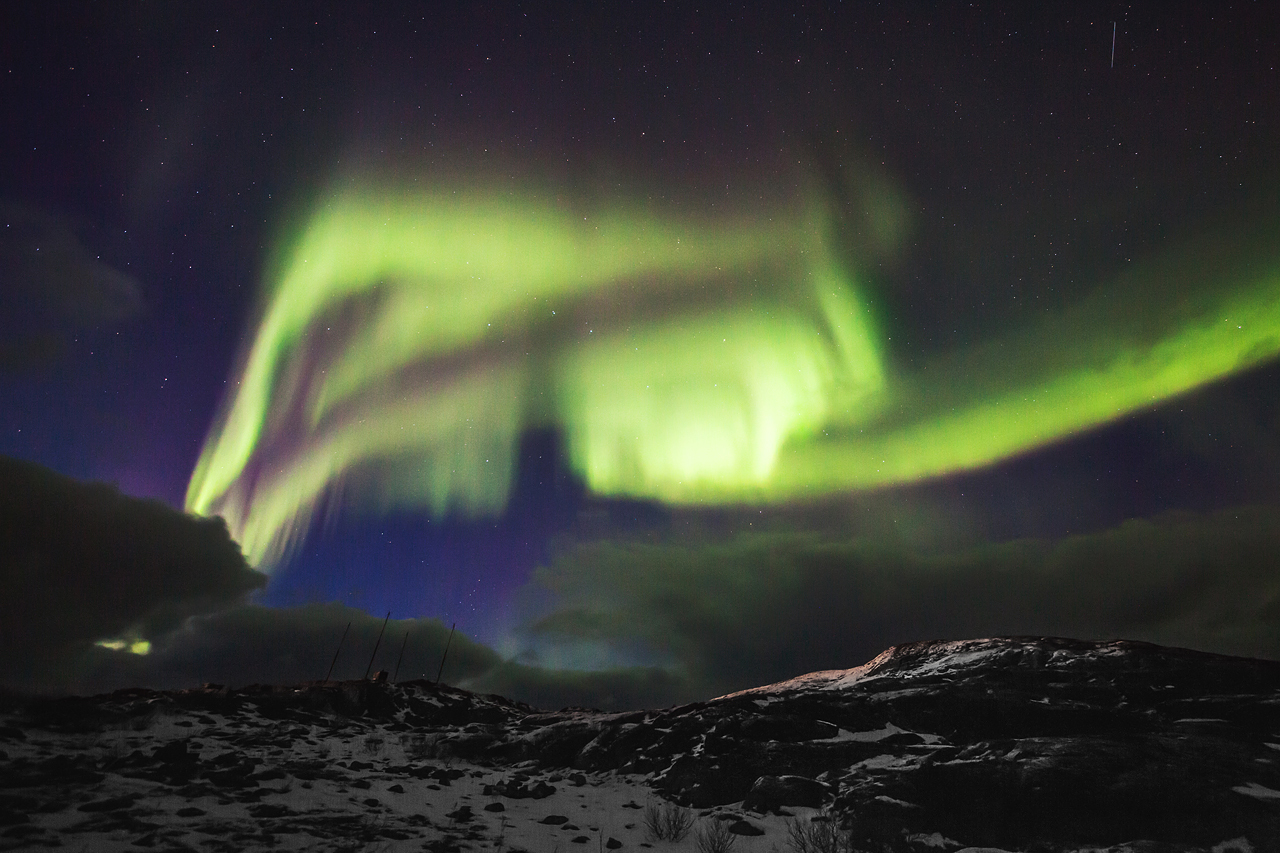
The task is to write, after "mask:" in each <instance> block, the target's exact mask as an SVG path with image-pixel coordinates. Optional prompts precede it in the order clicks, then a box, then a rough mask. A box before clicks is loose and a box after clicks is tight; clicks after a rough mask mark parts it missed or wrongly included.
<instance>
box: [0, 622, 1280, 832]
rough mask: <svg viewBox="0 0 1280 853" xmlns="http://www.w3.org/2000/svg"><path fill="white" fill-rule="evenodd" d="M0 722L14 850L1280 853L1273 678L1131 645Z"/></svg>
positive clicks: (352, 687)
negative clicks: (752, 679)
mask: <svg viewBox="0 0 1280 853" xmlns="http://www.w3.org/2000/svg"><path fill="white" fill-rule="evenodd" d="M0 704H2V707H0V712H2V716H0V849H5V850H16V849H23V850H26V849H38V848H42V847H48V846H61V847H65V848H68V849H72V850H80V849H83V850H94V851H98V850H133V849H139V848H152V849H164V850H229V851H230V850H235V851H241V850H255V849H298V850H366V849H369V850H378V849H386V850H424V849H425V850H437V851H446V850H461V849H473V850H495V851H518V850H522V851H529V853H544V851H545V853H555V851H557V850H563V851H571V850H574V849H578V848H579V847H581V848H583V849H588V850H598V851H603V850H624V851H626V850H634V851H640V850H644V849H651V850H654V851H657V853H661V851H677V850H680V851H685V850H687V851H698V853H727V848H726V845H732V849H733V850H735V851H739V853H751V851H758V853H774V852H775V851H777V853H851V851H856V850H868V851H871V850H875V851H879V850H915V851H930V850H933V851H956V850H959V849H962V848H965V847H966V845H980V846H982V847H985V848H987V849H997V850H1010V851H1014V850H1025V851H1060V850H1061V851H1065V850H1108V849H1109V850H1112V851H1116V853H1119V851H1134V853H1137V851H1163V850H1215V851H1219V853H1227V851H1231V850H1236V851H1265V850H1277V849H1280V663H1278V662H1272V661H1258V660H1249V659H1243V658H1231V657H1223V656H1218V655H1209V654H1203V653H1198V652H1191V651H1187V650H1181V649H1168V648H1162V647H1159V646H1152V645H1147V644H1142V643H1132V642H1112V643H1093V642H1083V641H1076V640H1063V639H1053V638H1000V639H988V640H969V641H955V642H936V643H915V644H910V645H905V646H898V647H894V648H892V649H889V650H888V651H886V652H884V653H883V654H881V655H879V656H878V657H877V658H875V659H874V660H873V661H871V662H869V663H867V664H864V665H863V666H860V667H856V668H854V669H850V670H840V671H828V672H820V673H812V674H810V675H806V676H801V677H799V678H795V679H791V680H789V681H784V682H781V683H778V684H774V685H769V686H766V687H758V688H754V689H751V690H746V691H742V692H740V693H735V694H732V695H729V696H724V697H720V698H718V699H715V700H712V701H709V702H701V703H694V704H690V705H683V706H678V707H674V708H669V709H664V710H652V711H637V712H629V713H614V714H605V713H599V712H594V711H587V710H581V709H566V710H562V711H557V712H544V711H539V710H536V709H533V708H530V707H528V706H526V705H522V704H519V703H515V702H510V701H508V700H506V699H503V698H501V697H497V696H481V695H477V694H473V693H468V692H466V691H463V690H458V689H455V688H451V687H447V686H443V685H442V686H436V685H433V684H430V683H427V682H406V683H403V684H396V685H386V684H376V683H371V682H343V683H338V684H306V685H297V686H288V687H280V686H252V687H246V688H243V689H234V690H228V689H225V688H221V687H216V686H207V687H205V688H201V689H195V690H186V691H168V692H155V691H149V690H128V691H119V692H117V693H113V694H110V695H106V696H97V697H90V698H81V697H72V698H61V699H29V698H24V697H17V696H8V697H5V698H4V700H3V702H2V703H0ZM682 820H683V822H688V823H689V824H690V825H689V826H688V827H687V832H686V833H685V834H683V835H682V836H681V837H680V838H678V839H672V838H661V837H658V836H660V835H670V834H678V833H673V832H669V831H667V830H664V829H663V828H662V824H669V823H672V822H674V823H677V824H679V823H681V822H682ZM655 824H657V825H658V826H657V832H655V831H654V830H655V826H654V825H655Z"/></svg>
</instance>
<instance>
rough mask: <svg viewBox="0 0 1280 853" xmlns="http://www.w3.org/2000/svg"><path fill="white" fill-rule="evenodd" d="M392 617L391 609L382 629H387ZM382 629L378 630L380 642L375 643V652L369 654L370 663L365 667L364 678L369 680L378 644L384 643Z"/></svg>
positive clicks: (383, 621)
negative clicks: (388, 621)
mask: <svg viewBox="0 0 1280 853" xmlns="http://www.w3.org/2000/svg"><path fill="white" fill-rule="evenodd" d="M390 618H391V611H390V610H388V611H387V618H386V619H383V620H382V631H385V630H387V620H388V619H390ZM382 631H379V632H378V642H376V643H374V644H373V654H371V655H369V665H368V666H366V667H365V668H364V680H365V681H368V680H369V670H371V669H373V659H374V658H375V657H377V656H378V646H380V645H382Z"/></svg>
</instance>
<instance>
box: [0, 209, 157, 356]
mask: <svg viewBox="0 0 1280 853" xmlns="http://www.w3.org/2000/svg"><path fill="white" fill-rule="evenodd" d="M144 305H145V303H144V302H143V298H142V288H141V286H140V285H139V284H138V282H137V280H136V279H134V278H133V277H132V276H130V275H128V274H126V273H124V272H121V271H120V270H118V269H115V268H114V267H112V266H110V265H109V264H106V263H103V262H102V261H101V260H99V258H98V257H97V256H96V255H95V254H94V253H93V252H92V251H91V250H90V249H89V248H88V247H87V246H86V245H85V244H84V243H83V242H82V241H81V240H80V238H79V237H77V236H76V234H75V232H74V230H73V229H72V227H71V226H70V224H68V222H66V221H65V220H63V219H61V218H59V217H56V216H51V215H49V214H45V213H39V212H37V211H34V210H31V209H29V208H26V207H23V206H20V205H14V204H0V318H2V319H0V372H8V373H17V372H24V371H27V370H31V369H33V368H38V367H40V366H42V365H45V364H49V363H51V362H53V361H54V360H56V359H57V357H58V355H59V354H60V353H61V352H62V350H63V348H64V339H65V338H66V337H67V334H68V332H69V331H70V330H72V329H88V328H92V327H95V326H100V325H107V324H111V323H118V322H120V321H122V320H126V319H128V318H129V317H132V316H134V315H136V314H138V313H139V312H141V311H142V310H143V307H144Z"/></svg>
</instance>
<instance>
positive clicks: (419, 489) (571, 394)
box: [187, 187, 1280, 568]
mask: <svg viewBox="0 0 1280 853" xmlns="http://www.w3.org/2000/svg"><path fill="white" fill-rule="evenodd" d="M397 196H398V192H397V189H396V188H395V187H378V188H368V189H363V190H361V191H360V192H358V193H349V194H340V195H338V196H336V197H335V198H332V199H327V200H326V201H325V202H324V203H323V204H322V205H321V207H320V210H319V211H318V212H317V213H316V214H315V215H314V216H313V217H312V218H311V219H310V220H309V221H307V222H306V224H305V225H304V226H303V228H302V233H301V235H300V236H299V237H298V238H297V241H296V245H295V246H294V247H291V248H290V249H288V250H287V251H286V252H285V260H284V262H283V264H282V270H281V272H280V276H279V280H278V281H276V282H273V283H272V284H271V285H270V286H269V287H268V291H267V300H266V308H265V310H264V316H263V319H262V321H261V324H260V326H259V328H258V331H257V332H256V334H255V336H254V338H253V341H252V344H251V345H250V349H249V355H248V357H247V359H246V362H245V366H244V369H243V372H242V373H241V375H240V376H239V377H238V379H237V381H236V387H237V388H238V391H237V393H236V394H235V395H234V396H233V397H232V399H231V404H230V407H229V409H228V411H227V414H226V415H225V418H224V420H223V423H222V425H221V426H220V428H219V429H217V430H215V431H214V433H213V434H212V436H211V438H210V442H209V444H208V445H207V446H206V448H205V450H204V452H203V454H202V456H201V459H200V462H199V464H198V465H197V468H196V472H195V475H194V476H193V478H192V481H191V486H190V488H189V491H188V495H187V508H188V509H189V510H191V511H192V512H195V513H198V514H201V515H209V514H214V513H216V514H219V515H222V516H223V517H225V518H226V519H227V520H228V522H229V523H230V525H231V529H232V532H233V534H234V535H235V537H236V539H237V540H238V541H239V542H240V543H241V544H242V546H243V547H244V548H245V550H246V553H247V555H248V556H249V557H250V559H251V560H252V561H253V563H254V564H255V565H259V566H262V567H264V568H270V567H271V566H272V565H274V564H275V563H277V562H278V561H279V560H280V559H281V558H282V556H284V554H285V553H286V549H287V546H288V545H290V544H291V543H293V542H295V541H296V539H297V538H298V537H299V536H300V535H301V534H302V533H304V532H305V531H306V530H307V529H308V527H309V526H310V523H311V514H312V512H313V511H314V509H315V507H316V506H317V504H318V503H320V502H321V500H322V498H323V496H324V494H325V492H326V491H329V490H335V489H338V488H340V487H341V485H342V484H343V482H344V481H345V480H352V481H354V485H355V488H356V489H357V490H361V491H363V492H364V496H363V498H362V499H363V500H366V501H369V502H370V503H371V504H373V505H374V506H379V505H380V506H381V507H382V508H384V509H385V508H388V507H393V506H398V507H409V508H414V509H422V510H425V511H428V512H431V513H434V514H435V515H437V516H443V515H445V514H446V513H448V512H449V511H451V510H459V511H462V512H466V513H471V514H495V515H496V514H499V513H501V512H502V510H503V509H504V508H505V504H506V500H507V496H508V492H509V490H510V488H511V481H512V477H513V469H514V467H515V465H516V460H515V456H516V450H517V443H518V440H519V435H520V434H521V432H522V431H524V430H525V429H528V428H530V427H534V426H546V425H548V424H549V425H551V426H554V427H557V428H559V429H560V430H562V431H563V434H564V435H565V437H566V442H567V445H568V457H569V459H570V461H571V463H572V464H573V466H574V469H575V471H576V473H577V474H578V475H579V476H580V477H581V478H582V479H583V481H584V482H585V484H586V485H587V487H588V488H589V489H590V490H592V491H594V492H596V493H597V494H602V495H621V496H627V497H635V498H652V499H656V500H660V501H663V502H667V503H675V504H680V503H707V502H710V503H747V504H751V503H764V504H771V503H776V502H780V501H786V500H789V499H794V498H797V497H810V498H812V497H815V496H821V495H826V494H829V493H839V492H843V491H850V490H860V489H869V488H875V487H883V486H891V485H898V484H902V483H907V482H913V481H917V480H921V479H925V478H929V477H940V476H945V475H947V474H951V473H955V472H957V471H963V470H968V469H972V468H976V467H979V466H982V465H989V464H992V463H995V462H998V461H1000V460H1001V459H1003V458H1006V457H1008V456H1010V455H1013V454H1016V453H1020V452H1025V451H1027V450H1029V449H1032V448H1035V447H1038V446H1041V445H1043V444H1046V443H1048V442H1052V441H1055V440H1059V439H1061V438H1063V437H1065V436H1067V435H1070V434H1072V433H1075V432H1078V431H1081V430H1085V429H1090V428H1093V427H1096V426H1098V425H1100V424H1104V423H1106V422H1108V421H1111V420H1115V419H1117V418H1120V417H1123V416H1124V415H1126V414H1128V413H1130V412H1132V411H1133V410H1134V409H1136V408H1138V407H1141V406H1147V405H1150V404H1152V403H1159V402H1161V401H1163V400H1166V399H1168V398H1170V397H1173V396H1175V395H1178V394H1183V393H1186V392H1188V391H1190V390H1192V389H1194V388H1196V387H1197V386H1199V385H1202V384H1204V383H1206V382H1210V381H1213V380H1216V379H1221V378H1223V377H1225V376H1229V375H1231V374H1232V373H1234V372H1236V371H1239V370H1245V369H1248V368H1250V367H1252V366H1255V365H1256V364H1258V363H1261V362H1263V361H1266V360H1267V359H1269V358H1271V357H1273V356H1275V355H1276V354H1277V352H1280V258H1277V257H1276V256H1275V253H1274V252H1272V253H1270V254H1269V253H1268V252H1267V251H1266V247H1267V246H1268V245H1270V244H1274V243H1276V242H1277V241H1276V240H1275V238H1276V237H1280V231H1277V230H1276V229H1273V228H1270V227H1264V230H1263V235H1262V240H1263V241H1264V242H1263V243H1262V248H1263V251H1262V252H1261V253H1260V254H1259V256H1258V257H1256V258H1255V259H1254V260H1253V262H1252V263H1250V264H1249V265H1247V266H1245V268H1244V269H1242V270H1230V269H1226V270H1224V269H1211V270H1206V269H1199V270H1195V269H1193V270H1192V271H1191V272H1183V273H1181V274H1177V273H1176V272H1174V273H1173V276H1174V277H1172V278H1171V279H1169V280H1157V281H1154V282H1152V281H1151V280H1152V279H1158V278H1159V277H1160V276H1162V275H1170V273H1171V272H1172V271H1174V270H1175V269H1176V268H1177V264H1176V263H1174V262H1171V261H1170V260H1169V259H1165V258H1157V259H1155V260H1153V261H1151V262H1149V263H1148V265H1147V266H1146V267H1143V266H1139V267H1137V268H1136V269H1135V270H1134V271H1133V272H1131V273H1129V274H1128V276H1127V277H1126V278H1127V280H1121V281H1118V282H1109V283H1108V285H1109V286H1108V287H1107V288H1106V290H1105V291H1104V293H1103V296H1102V297H1099V296H1098V295H1094V296H1093V297H1092V298H1090V297H1086V298H1084V299H1082V300H1081V301H1080V303H1078V304H1075V305H1071V306H1069V307H1067V308H1066V309H1064V310H1062V311H1061V312H1058V313H1051V314H1049V315H1048V316H1046V317H1045V318H1043V319H1041V320H1039V321H1038V322H1036V323H1035V324H1034V325H1033V326H1032V327H1031V328H1028V329H1019V330H1015V331H1014V332H1012V333H1010V334H1008V335H1006V336H1004V337H1003V338H997V339H995V340H993V341H981V342H977V343H975V344H973V345H971V346H969V347H964V348H960V349H959V350H958V351H956V352H949V353H945V354H943V355H942V356H941V357H939V358H938V359H937V363H936V364H930V365H928V366H927V367H925V368H923V369H921V370H920V371H919V372H918V374H912V373H905V374H903V373H902V372H901V371H894V370H892V368H891V366H889V365H886V363H885V357H884V356H883V355H882V344H881V342H880V341H879V340H878V339H877V335H876V332H875V321H874V318H873V317H872V316H870V311H869V309H868V308H867V307H866V305H865V303H864V301H863V300H862V299H861V296H860V294H859V292H858V285H857V280H856V276H854V275H852V274H851V273H849V272H846V271H845V270H843V269H841V267H840V265H839V264H838V262H837V261H836V259H835V258H834V257H833V256H832V255H831V253H830V252H829V251H828V250H827V245H828V244H829V242H830V241H831V240H832V239H834V238H835V237H836V236H837V235H834V234H833V233H832V230H831V227H830V225H829V222H828V219H827V218H826V217H824V216H823V215H822V211H821V209H820V208H819V207H817V206H816V205H797V207H799V208H800V211H801V213H799V214H795V215H793V217H792V218H791V219H788V218H787V217H786V216H785V215H781V216H778V217H777V218H776V219H775V217H769V218H768V220H769V222H770V223H774V222H776V224H771V225H770V227H765V226H764V225H762V224H759V223H752V222H750V221H744V222H737V223H735V222H728V223H711V224H706V223H698V224H693V223H679V222H675V223H673V222H667V221H661V220H657V219H655V218H652V217H642V216H639V215H635V214H631V215H627V214H625V213H617V212H614V211H610V210H606V211H603V212H592V213H591V214H589V215H586V216H582V217H581V222H582V223H583V224H581V225H580V224H578V217H577V216H576V215H570V214H569V213H568V212H567V211H563V210H557V209H556V208H554V207H552V206H549V205H546V204H545V203H544V204H541V205H540V204H539V203H537V202H536V201H532V200H524V201H515V202H513V201H510V200H504V201H503V202H501V203H499V202H497V201H495V200H493V199H490V198H483V197H482V198H479V199H474V200H473V199H470V198H468V197H467V195H466V193H463V194H461V195H459V194H458V193H456V192H455V193H453V194H450V193H446V192H440V193H437V194H434V195H420V196H408V197H397ZM388 199H394V200H392V201H388ZM805 213H807V215H803V214H805ZM784 214H785V211H784ZM1246 248H1249V247H1246ZM1254 251H1255V253H1257V251H1258V250H1257V248H1255V249H1254ZM1222 254H1225V253H1222ZM1134 316H1142V317H1143V318H1144V320H1143V322H1142V323H1141V324H1134V323H1133V322H1132V321H1131V319H1130V318H1132V317H1134ZM886 374H890V375H892V376H893V380H892V381H886ZM780 456H781V459H780Z"/></svg>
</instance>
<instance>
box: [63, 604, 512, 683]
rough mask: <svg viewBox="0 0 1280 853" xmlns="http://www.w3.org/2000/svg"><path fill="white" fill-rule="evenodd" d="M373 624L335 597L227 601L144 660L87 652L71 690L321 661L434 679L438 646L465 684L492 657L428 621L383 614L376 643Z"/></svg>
mask: <svg viewBox="0 0 1280 853" xmlns="http://www.w3.org/2000/svg"><path fill="white" fill-rule="evenodd" d="M382 624H383V618H382V617H380V616H375V615H372V614H369V613H366V612H364V611H362V610H357V609H355V608H351V607H346V606H344V605H341V604H336V603H326V604H307V605H303V606H301V607H289V608H272V607H263V606H260V605H254V604H249V605H242V606H237V607H232V608H229V609H227V610H223V611H219V612H216V613H211V614H207V615H203V616H198V617H195V618H192V619H189V620H187V622H186V623H185V624H184V625H182V626H181V628H179V629H178V630H175V631H173V632H172V633H170V634H168V635H166V636H163V637H161V638H159V639H158V641H157V643H156V645H155V647H154V649H153V651H152V653H151V654H150V655H147V656H146V657H145V658H140V657H138V656H136V655H128V654H121V653H112V652H107V651H105V650H95V652H94V653H93V656H92V658H93V659H92V661H91V662H89V663H88V664H87V665H86V667H85V669H86V672H87V673H88V675H87V677H85V678H83V679H81V680H80V681H79V682H77V683H76V684H75V685H72V686H71V687H72V689H74V690H75V691H76V692H97V691H102V690H109V689H114V688H116V687H121V686H125V685H135V684H136V685H146V686H151V687H165V688H168V687H190V686H192V685H198V684H202V683H204V682H207V681H213V682H217V683H219V684H227V685H231V686H242V685H245V684H254V683H259V684H293V683H298V682H302V681H318V680H320V679H323V678H324V677H325V676H326V675H327V674H329V668H330V666H331V665H332V666H333V671H332V676H331V677H332V678H333V679H335V680H345V679H353V678H362V677H364V675H365V672H366V671H371V672H376V671H378V670H379V669H385V670H387V671H388V672H389V673H392V674H393V675H396V674H397V673H396V668H397V663H398V664H399V672H398V677H399V679H400V680H401V681H407V680H410V679H416V678H427V679H430V680H434V679H435V678H436V675H437V673H439V672H440V671H441V670H440V662H441V656H442V654H443V653H444V650H445V645H446V643H448V646H449V653H448V657H447V659H446V660H445V666H444V670H443V680H444V681H445V682H446V683H450V684H461V683H465V682H467V681H468V680H470V679H472V678H474V677H476V676H477V675H479V674H482V673H484V672H487V671H489V670H491V669H493V668H494V667H495V666H497V665H498V664H499V663H500V659H499V657H498V655H497V653H496V652H494V651H493V650H492V649H489V648H487V647H485V646H483V645H480V644H478V643H475V642H473V641H472V640H470V639H468V638H467V637H465V636H463V635H462V634H458V633H455V634H454V635H453V638H452V640H450V639H449V633H450V632H449V626H447V625H445V624H443V623H441V622H440V621H439V620H436V619H393V620H391V621H390V622H388V623H387V627H386V631H385V633H383V635H382V640H381V642H380V643H379V642H378V634H379V632H381V631H382ZM348 625H350V629H348V628H347V626H348ZM344 634H345V638H344ZM406 634H407V635H408V637H407V640H406ZM375 648H376V656H375ZM402 648H403V650H404V657H403V659H401V658H400V654H401V649H402ZM335 653H336V654H337V659H336V661H335V659H334V655H335ZM371 658H372V667H371V668H370V663H371Z"/></svg>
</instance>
